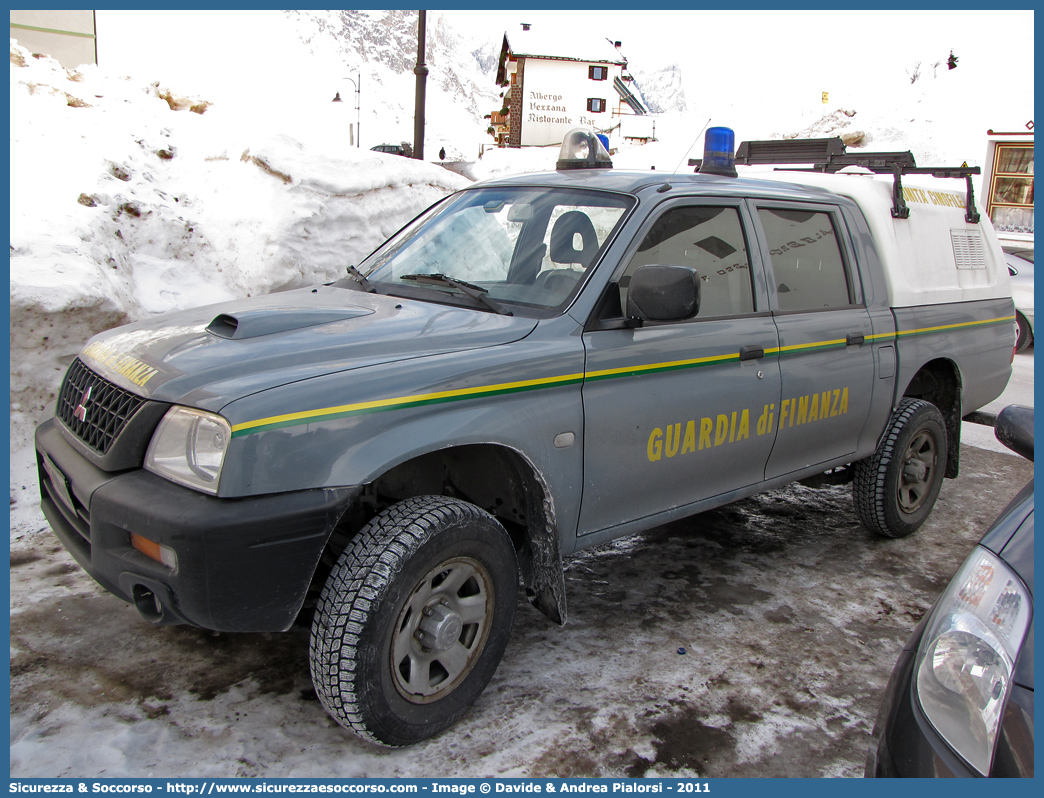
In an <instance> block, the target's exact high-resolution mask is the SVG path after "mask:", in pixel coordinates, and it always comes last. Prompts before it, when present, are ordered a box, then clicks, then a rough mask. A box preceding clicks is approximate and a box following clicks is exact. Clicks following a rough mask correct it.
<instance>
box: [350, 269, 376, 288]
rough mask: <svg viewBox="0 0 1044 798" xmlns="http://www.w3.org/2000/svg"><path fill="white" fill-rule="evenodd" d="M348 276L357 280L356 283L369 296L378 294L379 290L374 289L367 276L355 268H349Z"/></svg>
mask: <svg viewBox="0 0 1044 798" xmlns="http://www.w3.org/2000/svg"><path fill="white" fill-rule="evenodd" d="M348 276H349V277H352V278H354V279H355V282H357V283H358V284H359V287H360V288H361V289H362V290H363V291H365V292H366V293H368V294H376V293H377V289H376V288H374V287H373V286H372V285H371V284H370V281H369V280H367V279H366V277H365V275H363V273H362V272H361V271H359V270H358V269H356V268H355V267H354V266H349V267H348Z"/></svg>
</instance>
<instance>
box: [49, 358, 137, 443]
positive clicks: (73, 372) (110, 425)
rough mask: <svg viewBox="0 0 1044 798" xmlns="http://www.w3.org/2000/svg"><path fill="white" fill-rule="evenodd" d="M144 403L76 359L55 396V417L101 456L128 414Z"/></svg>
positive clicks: (127, 419) (118, 432)
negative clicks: (56, 398) (59, 391)
mask: <svg viewBox="0 0 1044 798" xmlns="http://www.w3.org/2000/svg"><path fill="white" fill-rule="evenodd" d="M143 404H145V400H144V399H142V398H141V397H140V396H135V395H134V394H132V393H129V392H127V391H125V390H123V389H122V388H120V387H118V386H116V385H113V384H112V383H111V382H109V381H108V380H106V379H103V378H102V377H100V376H98V375H97V374H95V373H94V372H93V371H91V370H90V369H89V368H87V367H86V366H85V365H84V364H83V362H82V361H81V360H80V359H79V358H77V359H76V360H74V361H73V364H72V365H71V366H69V371H68V372H67V373H66V375H65V381H64V382H62V390H61V393H60V394H59V395H58V408H57V409H58V418H60V419H61V420H62V423H64V424H65V426H66V427H68V428H69V429H70V430H72V432H73V434H74V435H76V437H77V438H79V439H80V440H81V441H83V442H84V443H85V444H87V446H89V447H90V448H91V449H93V450H94V451H96V452H97V453H98V454H101V455H104V454H106V453H108V451H109V447H110V446H112V442H113V441H114V440H116V436H117V435H119V434H120V432H121V431H122V430H123V428H124V426H125V425H126V424H127V422H128V421H129V420H130V418H131V416H133V415H134V414H135V413H137V412H138V409H139V408H140V407H141V406H142V405H143Z"/></svg>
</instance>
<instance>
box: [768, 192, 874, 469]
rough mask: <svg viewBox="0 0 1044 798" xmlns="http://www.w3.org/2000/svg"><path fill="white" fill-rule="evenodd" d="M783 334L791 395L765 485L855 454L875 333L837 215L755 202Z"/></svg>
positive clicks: (869, 388) (783, 365) (785, 392)
mask: <svg viewBox="0 0 1044 798" xmlns="http://www.w3.org/2000/svg"><path fill="white" fill-rule="evenodd" d="M750 204H751V208H752V213H751V215H752V216H753V217H754V218H755V219H756V220H757V229H758V238H759V241H760V242H761V246H762V250H763V252H764V253H765V256H766V258H765V260H766V270H767V272H768V274H769V277H770V301H771V303H772V311H773V316H774V318H775V322H776V328H777V330H778V331H779V351H778V360H779V369H780V374H781V377H782V396H781V398H780V403H779V412H778V415H777V426H776V440H775V445H774V447H773V450H772V454H771V456H770V457H769V460H768V466H767V469H766V472H765V477H766V478H767V479H771V478H773V477H778V476H783V475H786V474H790V473H792V472H795V471H799V470H801V469H805V468H808V467H811V466H814V465H819V464H827V463H830V462H831V461H837V460H838V459H839V458H844V457H846V456H848V455H851V454H852V453H853V452H855V450H856V446H857V442H858V440H859V435H860V432H861V431H862V429H863V427H864V425H865V424H866V420H867V416H868V414H869V412H870V405H871V396H872V393H873V390H874V388H875V387H876V385H875V383H876V382H877V380H875V379H874V353H873V347H872V343H873V340H874V338H873V329H872V326H871V321H870V315H869V313H868V312H867V308H866V304H865V302H864V301H863V289H862V286H861V284H860V283H859V280H858V278H857V273H856V270H855V269H854V268H853V261H852V256H851V252H852V247H851V246H850V245H849V243H848V238H847V228H846V226H845V224H844V220H843V217H842V215H841V212H840V209H839V208H837V207H836V206H831V205H825V204H812V203H795V202H789V203H788V202H778V201H767V200H766V201H759V200H752V201H750Z"/></svg>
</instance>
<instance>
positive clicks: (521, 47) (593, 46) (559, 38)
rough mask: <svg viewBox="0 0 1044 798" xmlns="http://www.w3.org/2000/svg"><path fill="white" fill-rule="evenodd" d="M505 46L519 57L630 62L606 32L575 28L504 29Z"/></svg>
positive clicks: (610, 62)
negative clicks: (608, 37) (576, 29)
mask: <svg viewBox="0 0 1044 798" xmlns="http://www.w3.org/2000/svg"><path fill="white" fill-rule="evenodd" d="M504 46H505V47H506V48H507V49H509V50H510V51H511V54H512V55H514V56H516V57H518V56H525V57H526V58H558V59H566V60H569V61H588V62H594V63H606V64H619V65H621V66H623V65H624V64H626V63H627V59H626V58H624V57H623V55H622V54H621V53H620V51H619V50H617V49H616V47H615V46H613V43H612V42H610V41H609V40H608V39H606V38H605V37H604V36H595V35H592V34H584V33H583V32H577V31H575V30H565V29H560V28H555V29H554V30H547V29H537V30H534V29H532V28H530V29H529V30H519V31H514V32H512V33H505V34H504Z"/></svg>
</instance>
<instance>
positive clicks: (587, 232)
mask: <svg viewBox="0 0 1044 798" xmlns="http://www.w3.org/2000/svg"><path fill="white" fill-rule="evenodd" d="M633 203H634V199H633V198H631V197H627V196H623V195H619V194H608V193H603V192H596V191H576V190H571V189H548V188H486V189H475V190H473V191H464V192H462V193H460V194H458V195H455V196H453V197H451V198H450V199H449V200H447V201H446V202H443V203H441V204H439V205H437V206H436V207H435V208H433V209H431V210H430V211H428V212H427V213H426V214H423V215H422V216H420V217H419V218H417V219H416V220H415V221H414V222H413V223H412V224H410V225H409V226H407V227H406V228H404V229H403V230H402V231H400V232H399V233H398V234H397V235H396V236H394V237H393V238H391V239H390V240H389V241H388V242H387V243H385V244H384V246H382V247H381V248H380V249H378V250H377V251H376V252H374V253H373V254H372V255H371V256H370V257H369V258H367V259H366V260H365V261H363V263H362V264H360V266H359V271H360V272H361V273H362V274H364V275H365V276H366V279H367V281H368V282H369V283H370V284H371V285H372V286H374V287H375V288H376V289H377V290H378V291H380V292H381V293H390V294H400V295H402V296H408V297H414V298H423V299H433V300H436V301H452V302H453V303H454V304H457V303H460V304H466V305H467V306H469V307H479V308H482V307H485V305H483V303H482V302H479V301H477V300H476V299H475V297H474V296H469V295H468V294H467V293H466V292H465V291H464V290H463V289H462V288H461V287H460V286H459V285H455V283H467V284H468V288H469V289H472V293H475V290H477V291H481V292H482V293H484V294H485V295H486V296H488V298H490V299H492V300H494V302H495V303H497V302H499V303H501V304H507V305H510V306H511V309H512V310H513V311H521V312H522V313H523V314H525V315H530V314H526V310H527V309H529V310H531V311H532V312H534V313H536V314H537V315H547V314H548V312H554V311H557V310H560V309H562V308H564V307H565V305H566V304H567V303H568V301H569V300H570V299H571V298H572V297H573V296H574V295H575V294H576V292H577V291H578V290H579V287H580V285H581V283H582V282H583V278H584V276H585V275H586V274H587V273H588V271H589V270H590V269H591V267H592V266H593V265H594V263H595V261H596V259H597V256H598V254H599V253H600V252H601V250H602V248H603V246H604V244H605V242H606V240H607V239H608V238H609V237H610V236H611V235H612V233H613V230H615V229H616V227H617V226H618V225H619V224H620V222H621V220H622V219H623V217H624V215H625V214H626V212H627V210H628V209H629V208H630V207H631V206H632V205H633ZM410 275H425V276H427V277H428V278H432V277H437V278H443V277H445V278H450V279H449V280H445V279H425V280H417V279H416V278H411V277H410ZM352 280H353V278H345V279H344V280H342V281H340V282H339V283H337V285H342V286H349V285H351V284H352ZM356 285H357V283H356ZM353 287H355V286H353Z"/></svg>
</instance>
